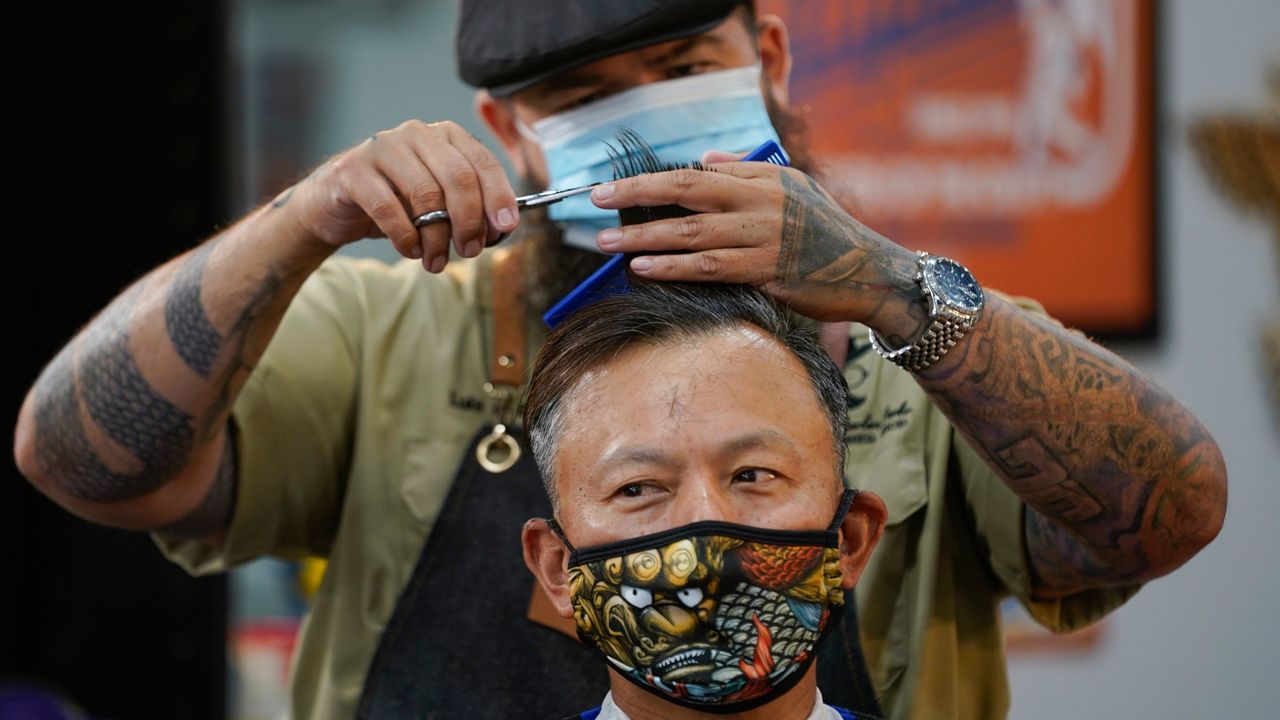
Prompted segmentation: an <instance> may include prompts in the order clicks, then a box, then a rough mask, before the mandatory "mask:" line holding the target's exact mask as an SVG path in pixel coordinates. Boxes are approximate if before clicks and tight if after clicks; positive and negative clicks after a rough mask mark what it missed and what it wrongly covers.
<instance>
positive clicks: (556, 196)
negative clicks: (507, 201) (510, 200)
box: [516, 183, 600, 210]
mask: <svg viewBox="0 0 1280 720" xmlns="http://www.w3.org/2000/svg"><path fill="white" fill-rule="evenodd" d="M599 184H600V183H592V184H590V185H583V186H582V187H576V188H570V189H568V190H544V191H542V192H540V193H534V194H532V195H525V196H523V197H518V198H516V207H518V208H520V209H521V210H523V209H525V208H533V207H542V206H543V205H552V204H554V203H558V202H560V201H561V200H564V199H565V198H571V197H573V196H574V195H581V194H582V193H585V192H591V188H593V187H595V186H596V185H599Z"/></svg>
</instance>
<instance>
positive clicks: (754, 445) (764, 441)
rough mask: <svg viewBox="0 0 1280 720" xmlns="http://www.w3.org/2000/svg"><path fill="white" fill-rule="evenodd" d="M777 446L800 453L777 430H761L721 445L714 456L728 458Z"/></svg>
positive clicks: (789, 440) (789, 439)
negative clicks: (748, 451)
mask: <svg viewBox="0 0 1280 720" xmlns="http://www.w3.org/2000/svg"><path fill="white" fill-rule="evenodd" d="M778 445H782V446H784V447H785V448H786V449H787V450H790V451H792V452H796V453H799V452H800V448H799V447H797V446H796V444H795V443H794V442H791V438H789V437H787V436H786V435H783V434H782V433H780V432H778V431H777V430H772V429H770V428H761V429H759V430H756V431H754V432H750V433H747V434H745V435H739V436H738V437H735V438H733V439H731V440H728V441H727V442H724V443H722V444H721V445H720V447H719V448H717V450H716V454H717V455H718V456H720V457H728V456H732V455H737V454H739V453H743V452H746V451H747V450H758V449H760V448H767V447H771V446H774V447H776V446H778Z"/></svg>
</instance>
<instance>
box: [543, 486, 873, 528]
mask: <svg viewBox="0 0 1280 720" xmlns="http://www.w3.org/2000/svg"><path fill="white" fill-rule="evenodd" d="M860 492H862V491H861V490H858V489H857V488H845V491H844V494H843V495H841V496H840V504H839V505H838V506H836V516H835V517H834V518H832V520H831V526H830V527H828V528H827V532H829V533H835V532H839V530H840V523H842V522H844V516H845V515H848V514H849V508H851V507H853V501H854V500H856V499H857V497H858V494H859V493H860ZM552 522H555V521H554V520H553V521H552ZM563 537H564V536H563V535H561V538H563Z"/></svg>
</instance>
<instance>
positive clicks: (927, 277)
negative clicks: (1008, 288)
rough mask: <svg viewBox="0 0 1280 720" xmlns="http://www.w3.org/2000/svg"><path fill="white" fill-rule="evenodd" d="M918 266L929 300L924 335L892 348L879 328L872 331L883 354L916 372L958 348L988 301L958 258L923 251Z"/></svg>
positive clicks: (873, 339) (882, 355)
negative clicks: (908, 343)
mask: <svg viewBox="0 0 1280 720" xmlns="http://www.w3.org/2000/svg"><path fill="white" fill-rule="evenodd" d="M917 268H918V269H917V270H916V282H918V283H920V290H921V291H922V292H923V293H924V296H925V297H926V298H928V300H929V327H927V328H925V331H924V334H923V335H921V336H920V339H919V340H916V341H915V342H914V343H911V344H910V345H906V346H904V347H900V348H897V349H892V350H891V349H889V348H888V347H886V346H885V344H884V341H883V340H881V339H880V336H879V335H876V331H875V330H868V335H869V337H870V338H871V347H873V348H875V350H876V352H877V353H879V354H880V356H881V357H883V358H885V359H886V360H888V361H890V362H892V363H894V364H896V365H898V366H899V367H903V368H906V369H907V370H911V371H912V372H919V371H920V370H924V369H925V368H927V367H929V366H930V365H932V364H934V363H935V362H937V361H938V360H939V359H940V358H942V356H943V355H946V354H947V351H948V350H950V349H951V348H953V347H955V344H956V341H958V340H959V339H960V338H962V337H964V336H965V334H966V333H968V332H969V331H970V330H972V329H973V326H974V325H976V324H977V322H978V316H979V315H981V314H982V305H983V302H984V297H983V294H982V287H981V286H980V285H978V281H977V280H975V279H974V277H973V273H971V272H969V270H968V269H967V268H965V266H963V265H961V264H960V263H958V262H956V261H955V260H949V259H947V258H944V257H938V256H937V255H930V254H929V253H927V252H924V251H921V252H920V260H919V263H918V265H917Z"/></svg>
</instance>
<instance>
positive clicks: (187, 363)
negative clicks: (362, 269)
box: [24, 208, 323, 535]
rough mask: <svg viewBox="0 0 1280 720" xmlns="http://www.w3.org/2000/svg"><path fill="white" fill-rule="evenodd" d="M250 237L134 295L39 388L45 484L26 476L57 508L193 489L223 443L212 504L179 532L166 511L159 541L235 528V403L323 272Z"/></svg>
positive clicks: (309, 253) (105, 316) (90, 331)
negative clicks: (298, 299)
mask: <svg viewBox="0 0 1280 720" xmlns="http://www.w3.org/2000/svg"><path fill="white" fill-rule="evenodd" d="M263 212H270V208H267V209H265V210H264V211H263ZM260 214H261V213H260ZM243 225H244V224H242V225H241V226H237V227H236V228H233V229H232V230H229V231H227V232H226V233H224V234H223V235H221V236H219V237H217V238H214V239H213V240H211V241H209V242H208V243H206V244H205V245H203V246H201V247H200V248H198V249H196V250H194V251H192V252H190V253H187V254H186V255H184V256H181V257H179V258H177V259H175V260H173V261H171V262H170V263H167V264H166V265H164V266H162V267H160V268H158V269H157V270H155V271H153V272H152V273H150V274H149V275H147V276H145V277H144V278H142V279H141V280H139V281H138V282H137V283H135V284H134V285H133V286H132V287H131V288H130V289H128V290H127V291H125V292H124V293H123V294H122V295H121V296H120V297H119V298H117V299H116V300H115V301H114V302H112V303H111V305H109V306H108V307H107V308H106V309H105V310H103V311H102V312H101V313H100V314H99V315H98V316H97V317H96V318H95V319H94V320H93V321H92V322H90V323H89V325H87V326H86V327H85V329H84V330H82V331H81V333H80V334H79V335H78V336H77V337H76V338H74V339H73V340H72V341H71V343H69V344H68V345H67V346H66V347H65V348H64V349H63V350H62V352H60V353H59V354H58V355H57V357H55V358H54V360H53V361H52V362H51V363H50V364H49V365H48V366H47V367H46V368H45V370H44V372H43V373H42V374H41V376H40V378H39V379H38V380H37V381H36V384H35V386H34V388H33V389H32V393H31V396H30V398H31V402H30V404H31V405H32V411H31V414H32V417H33V420H32V422H31V425H32V426H33V427H32V431H31V433H30V437H31V439H30V442H29V445H30V447H31V450H30V453H29V454H30V455H31V457H32V458H33V459H32V460H31V461H30V463H29V465H33V466H34V467H35V468H37V469H38V472H29V473H28V474H29V475H38V476H39V477H40V478H42V480H41V481H39V482H37V485H39V486H42V487H46V488H50V490H47V492H51V494H52V495H53V496H54V499H55V500H57V499H58V497H57V496H58V495H59V494H63V495H65V496H67V497H69V498H72V499H74V500H75V501H88V502H90V503H103V504H109V503H120V502H127V501H130V500H134V499H137V498H140V497H142V496H145V495H147V494H149V493H151V492H153V491H155V490H156V489H157V488H160V487H161V486H163V485H165V484H166V483H168V482H170V481H172V480H174V479H175V478H177V477H180V476H183V474H184V473H187V472H188V471H189V470H191V469H192V468H193V467H194V465H193V462H194V460H193V459H194V458H196V457H197V456H199V457H201V458H204V457H212V455H211V454H210V453H209V452H205V453H200V451H201V449H202V448H208V447H209V443H210V442H212V441H214V440H215V439H216V438H217V437H219V436H223V437H226V438H228V439H227V440H226V441H225V442H224V445H225V448H224V452H223V454H222V457H221V458H220V459H218V458H214V459H213V460H207V461H206V460H203V459H202V460H201V461H200V462H201V463H204V465H203V467H207V468H208V471H201V472H198V473H194V474H195V475H199V476H200V477H203V478H209V477H211V476H212V477H213V478H214V479H213V482H212V486H211V488H210V490H209V491H208V493H207V494H206V495H205V498H204V501H203V503H196V502H192V504H191V507H188V508H184V509H185V510H186V512H185V513H184V514H183V515H181V516H179V517H177V518H174V517H171V516H169V517H168V519H161V518H164V517H166V515H165V513H170V514H172V513H176V512H178V511H179V510H178V509H173V508H171V509H167V510H163V511H160V512H159V514H158V515H156V517H157V521H156V522H155V524H154V525H152V527H156V526H165V527H166V529H168V530H170V531H172V532H176V533H179V534H185V535H203V534H209V533H211V532H214V531H216V530H218V529H219V528H220V527H222V526H225V524H226V522H227V520H228V518H229V516H230V510H231V506H232V498H234V494H235V481H236V467H235V451H234V443H233V441H232V440H231V439H230V435H231V433H229V432H226V428H227V427H228V426H227V420H228V416H229V413H230V408H231V403H232V401H233V400H234V398H235V395H236V393H238V391H239V388H240V387H241V386H243V384H244V382H245V380H246V379H247V377H248V374H249V372H250V371H251V370H252V368H253V366H254V365H255V364H256V362H257V360H258V358H259V357H260V356H261V354H262V351H263V350H264V349H265V347H266V344H267V341H268V340H269V339H270V336H271V334H272V333H274V331H275V327H276V326H277V325H278V323H279V320H280V317H281V315H282V314H283V312H284V309H285V307H287V305H288V303H289V300H290V299H291V298H292V296H293V294H294V293H295V292H296V291H297V288H298V287H299V286H300V285H301V283H302V281H303V279H305V277H306V276H307V275H309V274H310V272H311V270H313V269H314V268H315V267H316V266H318V265H319V263H320V261H321V260H322V259H323V257H322V256H321V254H319V253H317V252H316V251H315V250H314V248H307V249H306V250H305V252H302V251H299V250H297V249H282V248H285V245H284V243H280V242H277V243H276V244H275V245H274V246H273V245H270V244H269V242H270V240H269V239H268V238H267V237H266V236H265V235H264V234H262V233H258V234H253V233H248V232H246V231H245V230H244V229H243ZM272 252H274V253H275V255H274V257H273V256H272ZM209 450H212V448H209ZM209 462H215V463H218V465H217V467H216V472H213V470H215V468H214V467H213V466H211V465H208V464H207V463H209ZM24 472H28V471H27V470H26V469H24ZM201 482H208V480H202V481H201ZM80 507H83V503H81V505H80ZM103 521H104V522H108V521H109V520H103Z"/></svg>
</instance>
